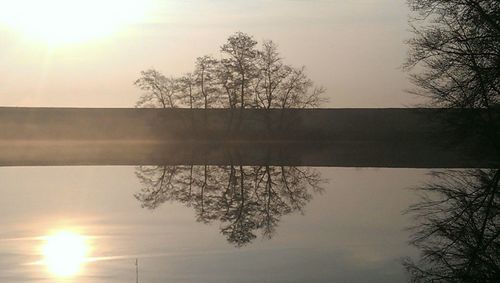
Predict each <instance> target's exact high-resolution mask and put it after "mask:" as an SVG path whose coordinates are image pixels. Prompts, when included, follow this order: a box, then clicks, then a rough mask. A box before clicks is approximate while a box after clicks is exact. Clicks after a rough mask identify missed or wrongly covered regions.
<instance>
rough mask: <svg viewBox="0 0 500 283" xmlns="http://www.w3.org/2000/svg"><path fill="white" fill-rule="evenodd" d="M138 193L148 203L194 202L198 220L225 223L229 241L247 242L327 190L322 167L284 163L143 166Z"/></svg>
mask: <svg viewBox="0 0 500 283" xmlns="http://www.w3.org/2000/svg"><path fill="white" fill-rule="evenodd" d="M136 175H137V177H138V178H139V181H140V183H141V184H142V188H141V191H140V192H139V193H137V194H135V197H136V199H137V200H138V201H139V202H140V203H141V205H142V207H145V208H149V209H155V208H157V207H159V206H160V205H162V204H163V203H165V202H167V201H176V202H180V203H183V204H185V205H187V206H189V207H192V208H193V209H194V210H195V212H196V217H197V221H199V222H203V223H212V222H214V221H218V222H219V223H220V231H221V233H222V234H223V235H224V236H225V237H226V239H227V240H228V242H230V243H232V244H234V245H235V246H243V245H245V244H248V243H250V242H251V241H252V240H254V239H255V238H256V237H257V235H256V232H257V231H261V234H262V236H263V237H266V238H271V237H272V236H273V234H274V233H275V230H276V227H277V226H278V223H279V222H280V219H281V217H282V216H284V215H287V214H290V213H293V212H302V211H303V208H304V206H305V205H306V204H307V203H308V202H309V201H310V200H311V199H312V196H313V193H318V192H321V191H322V188H321V186H320V185H321V183H322V180H321V178H320V174H319V172H317V171H316V170H314V169H311V168H299V167H284V166H234V165H228V166H208V165H204V166H193V165H189V166H140V167H138V168H137V170H136Z"/></svg>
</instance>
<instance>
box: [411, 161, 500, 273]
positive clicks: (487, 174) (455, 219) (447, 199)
mask: <svg viewBox="0 0 500 283" xmlns="http://www.w3.org/2000/svg"><path fill="white" fill-rule="evenodd" d="M434 177H435V179H436V182H434V183H431V184H428V185H426V186H424V187H422V188H419V189H418V190H419V191H420V192H423V194H422V200H421V201H420V202H419V203H417V204H415V205H413V206H411V207H410V208H409V209H408V211H407V212H409V213H411V214H413V215H414V216H415V218H416V220H417V224H416V225H415V226H414V227H413V228H412V229H413V232H414V234H413V236H412V239H411V243H412V244H413V245H414V246H416V247H417V248H419V250H420V251H421V258H420V260H419V261H418V262H414V261H412V260H410V259H407V260H405V262H404V266H405V267H406V269H407V271H408V272H409V274H410V277H411V281H412V282H500V237H499V236H500V189H499V180H500V170H499V169H488V170H480V169H475V170H465V171H442V172H436V173H434Z"/></svg>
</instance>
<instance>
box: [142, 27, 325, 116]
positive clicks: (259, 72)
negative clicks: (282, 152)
mask: <svg viewBox="0 0 500 283" xmlns="http://www.w3.org/2000/svg"><path fill="white" fill-rule="evenodd" d="M135 85H136V86H138V87H139V88H140V89H142V90H143V91H144V92H143V94H142V96H141V98H140V99H139V101H138V102H137V104H136V106H137V107H158V108H176V107H184V108H230V109H235V108H240V109H243V108H258V109H270V108H281V109H284V108H313V107H317V106H318V105H319V104H320V103H321V102H323V101H325V99H324V98H323V96H322V95H323V93H324V92H325V89H324V88H322V87H317V86H315V85H314V83H313V81H312V80H311V79H310V78H308V76H307V75H306V73H305V68H304V67H300V68H295V67H292V66H290V65H287V64H286V63H285V62H284V60H283V58H282V57H281V55H280V54H279V52H278V46H277V45H276V44H275V43H274V42H273V41H270V40H266V41H264V42H263V43H262V45H261V46H260V48H259V46H258V43H257V41H255V40H254V39H253V37H252V36H250V35H248V34H245V33H242V32H237V33H235V34H233V35H231V36H230V37H229V38H228V39H227V41H226V43H224V44H223V45H222V46H221V47H220V56H219V57H218V58H216V57H213V56H208V55H207V56H202V57H199V58H197V59H196V62H195V67H194V70H193V72H191V73H187V74H184V75H183V76H180V77H169V76H165V75H163V74H162V73H161V72H160V71H158V70H155V69H150V70H146V71H142V72H141V76H140V78H139V79H137V80H136V81H135Z"/></svg>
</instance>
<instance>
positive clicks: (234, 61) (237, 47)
mask: <svg viewBox="0 0 500 283" xmlns="http://www.w3.org/2000/svg"><path fill="white" fill-rule="evenodd" d="M256 46H257V41H255V40H254V39H253V37H252V36H250V35H248V34H245V33H242V32H237V33H235V34H233V35H231V36H230V37H229V38H228V39H227V42H226V43H225V44H223V45H222V46H221V53H222V55H223V56H224V58H223V59H222V60H221V64H222V65H223V66H224V69H225V70H226V71H227V72H229V73H231V74H232V75H231V76H230V77H231V78H232V79H233V80H234V81H233V82H232V84H233V87H234V88H236V89H238V90H239V97H240V98H239V104H240V108H245V106H246V105H247V104H248V97H249V96H251V85H252V83H253V81H254V80H255V78H256V68H255V62H256V59H257V55H258V51H257V49H256Z"/></svg>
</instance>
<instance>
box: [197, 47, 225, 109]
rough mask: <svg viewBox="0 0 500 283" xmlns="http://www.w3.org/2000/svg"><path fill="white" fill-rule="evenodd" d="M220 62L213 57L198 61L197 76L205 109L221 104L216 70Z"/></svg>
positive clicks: (201, 58)
mask: <svg viewBox="0 0 500 283" xmlns="http://www.w3.org/2000/svg"><path fill="white" fill-rule="evenodd" d="M217 65H218V62H217V60H215V59H214V58H212V57H211V56H203V57H199V58H198V59H196V67H195V72H194V74H195V76H196V84H197V86H198V89H199V94H200V96H201V98H202V100H203V106H202V107H203V108H205V109H207V108H209V107H210V106H212V107H213V106H215V105H217V103H218V102H219V93H218V88H217V76H216V72H215V70H216V68H217Z"/></svg>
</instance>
